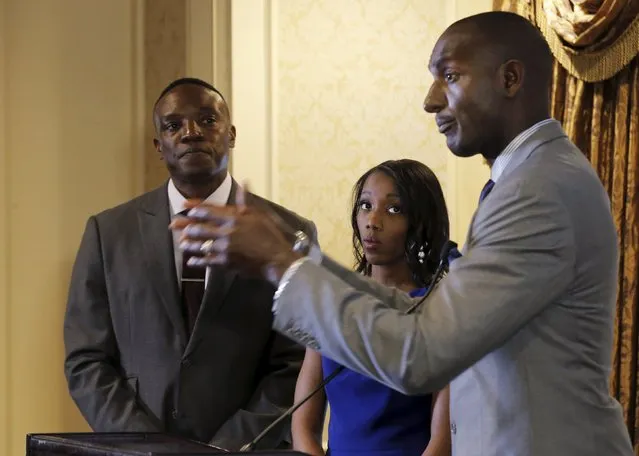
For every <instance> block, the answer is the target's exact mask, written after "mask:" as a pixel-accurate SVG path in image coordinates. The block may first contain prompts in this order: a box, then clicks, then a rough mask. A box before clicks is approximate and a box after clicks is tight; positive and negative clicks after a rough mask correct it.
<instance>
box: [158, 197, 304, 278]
mask: <svg viewBox="0 0 639 456" xmlns="http://www.w3.org/2000/svg"><path fill="white" fill-rule="evenodd" d="M246 196H247V191H246V190H245V189H243V188H239V189H238V191H237V193H236V198H235V201H234V203H235V204H234V205H231V204H229V205H227V206H215V205H212V204H207V203H203V202H200V201H187V203H186V207H187V208H190V209H191V210H190V211H189V213H188V215H187V216H186V217H177V218H175V219H174V220H173V222H172V223H171V225H170V227H171V229H173V230H175V231H181V237H180V248H181V249H182V250H183V251H186V252H190V253H192V254H195V255H197V256H193V257H191V258H190V259H189V265H190V266H202V267H205V266H212V265H227V266H230V267H233V268H235V269H239V270H240V271H242V272H244V273H247V274H252V275H255V274H259V275H261V276H263V277H265V278H267V279H269V280H271V281H273V282H277V281H279V278H280V277H281V275H282V274H283V272H284V271H285V270H286V269H287V268H288V267H289V266H290V265H291V264H292V263H293V262H294V261H295V260H296V259H297V258H298V257H299V256H298V255H297V254H295V253H294V252H292V250H291V248H292V242H291V241H290V240H288V239H287V235H286V234H285V233H284V231H283V230H282V227H280V226H278V224H277V223H276V221H275V220H274V217H273V216H272V215H271V214H269V213H268V212H267V211H266V210H265V209H263V208H258V207H255V206H253V205H248V204H247V198H246Z"/></svg>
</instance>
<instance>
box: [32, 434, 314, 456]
mask: <svg viewBox="0 0 639 456" xmlns="http://www.w3.org/2000/svg"><path fill="white" fill-rule="evenodd" d="M251 453H256V454H258V455H260V456H279V455H284V456H304V454H303V453H300V452H297V451H289V450H257V451H252V452H251ZM211 454H225V455H227V456H231V455H239V454H246V453H240V452H233V451H228V450H225V449H223V448H217V447H214V446H212V445H207V444H205V443H201V442H196V441H194V440H186V439H180V438H178V437H172V436H169V435H166V434H155V433H95V432H85V433H66V434H27V453H26V456H205V455H211Z"/></svg>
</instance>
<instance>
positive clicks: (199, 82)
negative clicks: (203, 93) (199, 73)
mask: <svg viewBox="0 0 639 456" xmlns="http://www.w3.org/2000/svg"><path fill="white" fill-rule="evenodd" d="M184 84H194V85H199V86H201V87H204V88H206V89H209V90H212V91H213V92H215V93H217V94H218V95H219V96H220V98H222V100H224V103H226V99H225V98H224V95H222V92H220V91H219V90H217V89H216V88H215V87H213V86H212V85H211V84H209V83H208V82H206V81H203V80H201V79H198V78H180V79H176V80H175V81H173V82H171V83H170V84H169V85H167V86H166V87H165V88H164V90H162V92H160V96H159V97H158V98H157V100H155V103H154V104H153V106H154V107H155V106H156V105H157V104H158V102H159V101H160V100H161V99H162V98H163V97H164V96H165V95H166V94H167V93H169V92H170V91H171V90H173V89H174V88H176V87H177V86H180V85H184Z"/></svg>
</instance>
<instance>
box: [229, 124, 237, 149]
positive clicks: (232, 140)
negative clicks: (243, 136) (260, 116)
mask: <svg viewBox="0 0 639 456" xmlns="http://www.w3.org/2000/svg"><path fill="white" fill-rule="evenodd" d="M236 135H237V131H236V130H235V125H231V131H230V132H229V147H230V148H231V149H233V148H234V147H235V136H236Z"/></svg>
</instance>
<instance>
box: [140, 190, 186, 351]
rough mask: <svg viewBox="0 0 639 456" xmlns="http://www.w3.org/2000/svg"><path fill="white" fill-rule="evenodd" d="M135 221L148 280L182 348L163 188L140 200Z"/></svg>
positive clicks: (183, 330)
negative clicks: (137, 223) (142, 248)
mask: <svg viewBox="0 0 639 456" xmlns="http://www.w3.org/2000/svg"><path fill="white" fill-rule="evenodd" d="M138 222H139V228H140V239H141V241H142V245H143V246H144V253H145V255H144V256H145V263H146V266H147V272H148V274H149V280H150V282H151V284H152V285H153V286H154V287H155V290H156V292H157V294H158V298H159V300H160V301H161V302H162V305H163V306H164V308H165V310H166V312H167V313H168V315H169V319H170V320H171V322H172V323H173V326H174V328H175V332H176V334H178V336H179V338H180V341H181V342H182V346H185V345H186V328H185V323H184V317H183V316H182V311H181V308H180V294H179V289H178V284H177V275H176V268H175V257H174V252H173V235H172V233H171V231H170V230H169V223H170V212H169V198H168V194H167V190H166V185H164V186H162V187H160V188H158V189H156V190H154V191H152V192H150V193H148V194H147V195H146V197H145V198H143V199H142V200H141V202H140V207H139V210H138Z"/></svg>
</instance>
